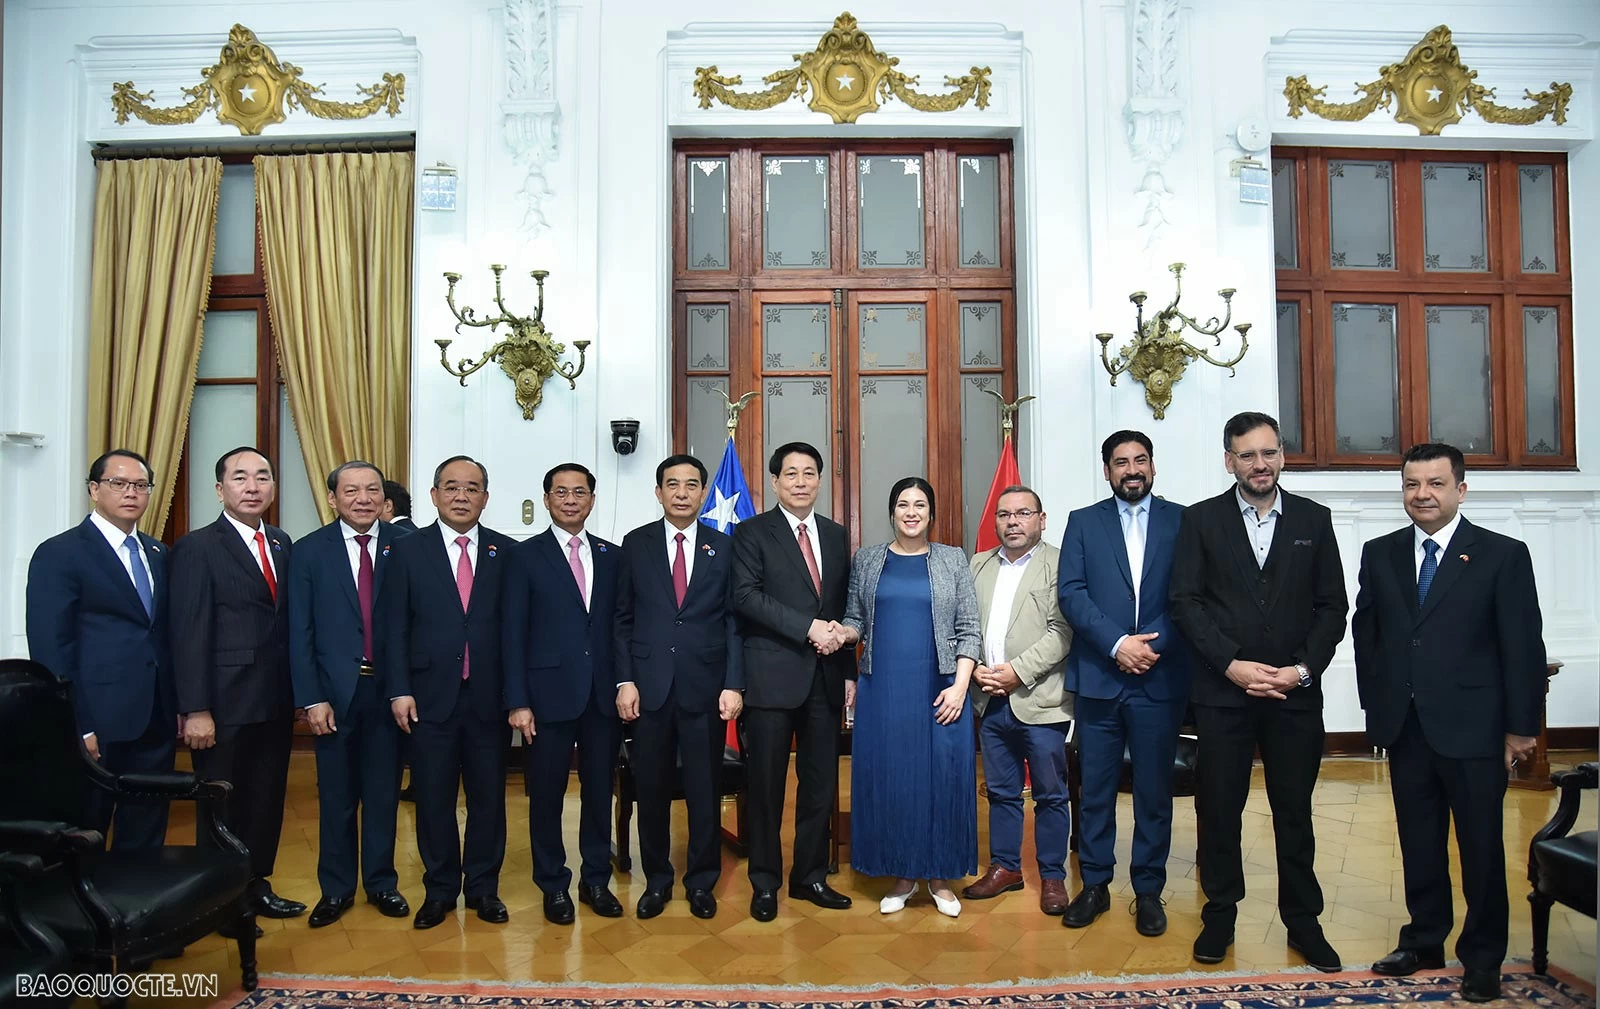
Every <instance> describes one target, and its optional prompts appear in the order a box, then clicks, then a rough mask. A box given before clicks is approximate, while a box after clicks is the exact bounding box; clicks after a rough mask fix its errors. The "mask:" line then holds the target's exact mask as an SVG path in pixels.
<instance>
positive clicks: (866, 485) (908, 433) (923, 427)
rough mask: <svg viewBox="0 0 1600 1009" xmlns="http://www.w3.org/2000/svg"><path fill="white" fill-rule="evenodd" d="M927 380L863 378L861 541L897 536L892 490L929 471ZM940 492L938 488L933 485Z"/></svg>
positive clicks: (888, 538) (885, 540) (879, 541)
mask: <svg viewBox="0 0 1600 1009" xmlns="http://www.w3.org/2000/svg"><path fill="white" fill-rule="evenodd" d="M926 384H927V381H926V379H923V378H921V377H917V378H884V377H880V376H874V377H872V378H863V379H861V498H860V514H861V542H862V543H863V544H866V543H885V542H887V541H888V540H890V539H891V538H893V536H894V531H893V527H892V526H891V524H890V522H889V511H888V508H889V491H890V489H891V488H892V487H894V484H895V481H897V480H899V479H900V478H901V477H907V476H921V477H925V476H927V475H928V394H927V388H926ZM934 492H935V493H936V494H937V493H938V488H934Z"/></svg>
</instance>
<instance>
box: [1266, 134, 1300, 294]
mask: <svg viewBox="0 0 1600 1009" xmlns="http://www.w3.org/2000/svg"><path fill="white" fill-rule="evenodd" d="M1295 164H1296V162H1295V160H1294V159H1293V158H1273V159H1272V248H1273V260H1274V262H1276V264H1277V267H1278V269H1280V270H1297V269H1299V268H1300V219H1299V216H1298V213H1299V207H1298V206H1297V205H1296V204H1297V201H1298V198H1299V195H1300V194H1299V190H1298V188H1297V187H1296V186H1295V173H1296V172H1297V171H1298V169H1297V168H1296V167H1295Z"/></svg>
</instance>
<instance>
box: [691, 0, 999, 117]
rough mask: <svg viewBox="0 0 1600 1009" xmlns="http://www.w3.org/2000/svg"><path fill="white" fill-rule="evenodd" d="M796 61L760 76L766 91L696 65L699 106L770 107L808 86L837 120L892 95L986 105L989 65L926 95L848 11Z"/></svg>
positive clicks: (939, 103) (948, 106)
mask: <svg viewBox="0 0 1600 1009" xmlns="http://www.w3.org/2000/svg"><path fill="white" fill-rule="evenodd" d="M794 59H795V60H796V61H798V62H799V64H800V65H799V66H797V67H791V68H790V69H788V70H779V71H777V72H775V73H770V74H768V75H767V76H765V77H763V78H762V82H763V83H765V84H767V85H769V87H768V88H767V89H766V90H765V91H751V92H741V91H734V90H732V88H733V87H734V86H736V85H739V84H743V83H744V78H743V77H740V76H738V75H734V76H733V77H719V76H718V75H717V68H716V67H715V66H709V67H696V68H695V76H694V93H695V95H696V97H698V98H699V99H700V107H701V108H702V109H709V108H710V107H711V103H712V101H718V102H721V103H722V104H724V105H727V106H729V107H730V108H735V109H742V110H745V111H753V110H758V109H770V108H772V107H773V106H775V105H781V104H782V103H784V102H786V101H788V100H789V99H790V98H793V97H795V96H796V95H798V96H799V97H801V98H802V99H803V98H805V96H806V91H807V90H808V89H809V90H810V92H811V102H810V106H811V110H812V111H813V112H826V113H827V114H828V115H830V116H832V117H833V121H834V122H836V123H853V122H855V121H856V120H857V119H859V118H860V117H861V116H864V115H866V114H867V113H868V112H876V111H878V108H879V102H880V101H888V100H889V97H890V96H891V95H892V96H894V97H895V98H898V99H900V100H901V101H902V102H905V103H906V104H907V105H909V106H911V107H912V108H914V109H916V110H918V111H919V112H953V111H954V110H956V109H959V108H961V107H962V106H963V105H965V104H967V103H968V102H969V101H970V102H974V103H975V104H976V105H977V106H978V108H980V109H986V108H988V107H989V88H990V81H989V68H988V67H973V68H972V72H971V73H969V74H965V75H963V76H961V77H946V78H945V79H944V83H945V86H946V87H950V88H955V89H956V90H955V91H952V92H950V93H949V94H944V95H925V94H922V93H921V92H918V91H914V90H912V85H914V84H917V83H918V79H917V78H916V77H913V76H909V75H907V74H904V73H902V72H900V71H899V70H896V69H895V67H896V66H898V65H899V63H900V60H899V58H898V57H895V56H889V55H886V54H885V53H883V52H881V51H879V50H877V49H874V48H873V46H872V39H871V38H869V37H868V36H867V33H866V32H864V31H861V30H860V29H859V28H857V27H856V19H855V18H854V17H852V16H851V15H850V12H849V11H845V12H844V13H843V14H840V15H839V16H838V17H837V18H835V19H834V21H833V27H832V28H831V29H829V30H828V32H827V34H825V35H823V36H822V39H821V41H819V42H818V43H817V47H816V48H815V49H813V50H812V51H811V52H808V53H795V55H794Z"/></svg>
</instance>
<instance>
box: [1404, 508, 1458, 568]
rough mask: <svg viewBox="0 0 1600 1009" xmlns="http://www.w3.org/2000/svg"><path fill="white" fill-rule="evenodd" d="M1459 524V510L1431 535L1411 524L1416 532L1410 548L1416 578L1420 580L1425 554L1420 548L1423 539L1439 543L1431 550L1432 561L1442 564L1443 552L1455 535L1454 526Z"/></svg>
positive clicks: (1412, 529)
mask: <svg viewBox="0 0 1600 1009" xmlns="http://www.w3.org/2000/svg"><path fill="white" fill-rule="evenodd" d="M1460 524H1461V513H1460V512H1456V514H1455V517H1454V518H1452V519H1451V520H1450V521H1449V522H1446V523H1445V524H1444V528H1443V529H1440V530H1439V531H1438V532H1436V533H1434V534H1433V535H1432V536H1430V535H1428V534H1427V533H1425V532H1423V531H1422V527H1421V526H1418V525H1413V526H1412V527H1411V531H1412V532H1413V533H1415V534H1416V536H1415V538H1414V539H1413V540H1412V548H1411V549H1412V553H1413V557H1412V560H1413V562H1414V565H1415V570H1416V575H1417V580H1418V581H1421V580H1422V558H1423V557H1425V556H1427V554H1426V552H1425V551H1424V550H1423V549H1422V543H1423V541H1424V540H1433V541H1434V542H1435V543H1437V544H1439V549H1438V550H1435V551H1434V552H1433V561H1434V563H1435V564H1443V563H1444V552H1445V550H1447V549H1449V547H1450V540H1451V539H1452V538H1453V537H1454V536H1455V534H1456V527H1457V526H1459V525H1460Z"/></svg>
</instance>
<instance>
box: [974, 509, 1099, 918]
mask: <svg viewBox="0 0 1600 1009" xmlns="http://www.w3.org/2000/svg"><path fill="white" fill-rule="evenodd" d="M1044 521H1045V515H1044V505H1043V503H1042V502H1041V501H1040V500H1039V495H1038V494H1036V493H1035V492H1034V491H1033V490H1031V489H1029V488H1027V487H1023V486H1012V487H1007V488H1006V489H1005V490H1004V491H1002V492H1001V494H1000V499H999V501H998V503H997V504H996V506H995V513H994V524H995V532H996V534H997V535H998V536H999V538H1000V546H998V547H996V548H995V549H993V550H986V551H984V552H983V553H980V554H978V555H977V556H975V557H973V558H972V575H973V579H974V581H976V582H977V586H978V616H979V619H980V620H981V622H982V626H983V664H982V665H980V666H979V667H978V669H977V672H976V673H975V674H974V675H973V678H972V701H973V705H974V708H975V710H976V711H977V713H978V718H979V720H980V721H979V729H978V738H979V740H980V741H981V743H982V745H983V775H984V781H985V783H986V786H987V789H988V793H989V871H988V872H986V873H984V875H983V878H981V879H979V880H978V881H977V882H976V883H973V884H972V885H971V886H969V887H967V888H966V889H965V890H964V891H962V896H964V897H966V898H968V899H969V900H986V899H988V898H990V897H997V896H999V895H1000V894H1002V893H1006V892H1007V891H1010V890H1020V889H1022V787H1023V782H1024V780H1025V771H1024V769H1026V777H1027V778H1031V783H1032V787H1033V813H1034V825H1033V827H1034V846H1035V848H1036V849H1037V854H1038V862H1039V876H1040V887H1039V910H1041V911H1043V912H1044V913H1045V914H1061V913H1062V912H1064V911H1065V910H1066V907H1067V890H1066V873H1067V838H1068V835H1069V834H1070V833H1071V827H1072V821H1071V815H1072V814H1071V811H1070V809H1069V807H1068V805H1067V728H1068V726H1069V725H1070V724H1071V719H1072V697H1071V695H1070V694H1068V693H1067V692H1066V690H1065V687H1064V681H1065V673H1066V657H1067V649H1068V647H1069V646H1070V645H1071V643H1072V629H1071V628H1070V627H1069V626H1068V625H1067V619H1066V617H1064V616H1062V614H1061V606H1060V604H1059V602H1058V601H1057V597H1056V569H1057V566H1058V564H1059V562H1060V556H1061V554H1060V551H1059V550H1057V549H1056V548H1055V547H1053V546H1051V545H1050V544H1048V543H1044V542H1042V541H1041V537H1042V536H1043V535H1044Z"/></svg>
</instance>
